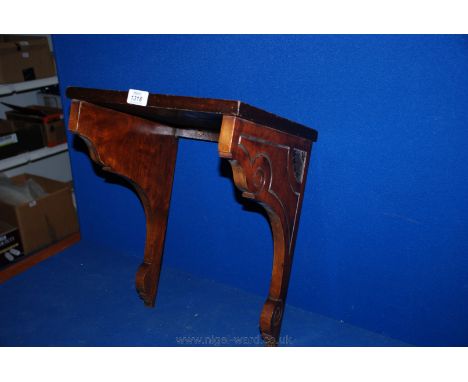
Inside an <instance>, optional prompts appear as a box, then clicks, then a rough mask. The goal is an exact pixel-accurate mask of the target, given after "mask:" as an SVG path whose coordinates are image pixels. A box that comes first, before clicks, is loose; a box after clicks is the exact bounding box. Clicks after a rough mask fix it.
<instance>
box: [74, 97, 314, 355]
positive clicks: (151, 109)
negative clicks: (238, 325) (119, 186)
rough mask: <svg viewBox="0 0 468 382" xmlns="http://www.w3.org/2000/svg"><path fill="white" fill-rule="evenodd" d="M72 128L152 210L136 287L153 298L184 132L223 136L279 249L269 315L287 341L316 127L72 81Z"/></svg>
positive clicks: (273, 335)
mask: <svg viewBox="0 0 468 382" xmlns="http://www.w3.org/2000/svg"><path fill="white" fill-rule="evenodd" d="M67 95H68V96H69V97H71V98H74V100H73V102H72V106H71V110H70V119H69V129H70V130H71V131H72V132H74V133H76V134H78V135H79V136H81V137H82V138H83V139H84V140H85V141H86V142H87V144H88V147H89V150H90V155H91V158H92V159H93V160H94V161H95V162H97V163H99V164H100V165H102V166H103V167H104V169H105V170H107V171H111V172H113V173H116V174H119V175H120V176H122V177H124V178H126V179H127V180H128V181H129V182H130V183H131V184H132V185H133V186H134V188H135V189H136V190H137V192H138V195H139V196H140V199H141V201H142V203H143V206H144V209H145V214H146V227H147V228H146V229H147V232H146V246H145V255H144V261H143V264H142V265H141V266H140V268H139V270H138V271H137V276H136V287H137V290H138V293H139V294H140V296H141V297H142V298H143V300H144V302H145V304H147V305H149V306H154V302H155V296H156V291H157V285H158V281H159V274H160V269H161V261H162V255H163V247H164V237H165V233H166V227H167V216H168V211H169V203H170V196H171V190H172V182H173V177H174V168H175V161H176V154H177V143H178V138H179V137H186V138H192V139H201V140H208V141H217V142H218V152H219V156H220V157H221V158H225V159H227V160H229V162H230V163H231V167H232V170H233V177H234V183H235V185H236V186H237V187H238V188H239V189H240V190H241V191H242V195H243V196H244V197H245V198H248V199H252V200H254V201H256V202H258V203H259V204H260V205H261V206H262V207H263V208H264V209H265V210H266V212H267V215H268V217H269V221H270V225H271V228H272V233H273V242H274V253H273V268H272V276H271V282H270V289H269V294H268V297H267V299H266V302H265V304H264V306H263V309H262V312H261V316H260V332H261V334H262V337H263V339H264V340H265V343H266V344H267V345H270V346H276V345H278V343H279V335H280V331H281V323H282V320H283V317H284V307H285V302H286V296H287V291H288V284H289V278H290V273H291V266H292V259H293V254H294V246H295V241H296V235H297V230H298V226H299V218H300V214H301V206H302V200H303V195H304V188H305V184H306V178H307V170H308V166H309V160H310V154H311V147H312V143H313V142H314V141H315V140H316V139H317V132H316V131H315V130H313V129H309V128H307V127H305V126H303V125H300V124H297V123H295V122H292V121H289V120H287V119H285V118H282V117H278V116H275V115H273V114H271V113H268V112H266V111H263V110H261V109H257V108H254V107H252V106H250V105H247V104H244V103H242V102H239V101H226V100H215V99H208V98H193V97H179V96H168V95H161V94H150V96H149V99H148V106H135V105H129V104H127V103H126V98H127V92H119V91H111V90H98V89H85V88H69V89H68V91H67Z"/></svg>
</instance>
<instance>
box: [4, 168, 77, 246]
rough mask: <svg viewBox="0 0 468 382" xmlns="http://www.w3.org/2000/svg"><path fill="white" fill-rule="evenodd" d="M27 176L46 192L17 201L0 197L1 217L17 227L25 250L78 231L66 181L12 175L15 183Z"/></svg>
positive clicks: (70, 194)
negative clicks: (3, 199) (7, 200)
mask: <svg viewBox="0 0 468 382" xmlns="http://www.w3.org/2000/svg"><path fill="white" fill-rule="evenodd" d="M28 178H32V179H34V180H35V181H36V182H38V183H39V184H40V185H41V186H42V187H43V188H44V190H45V191H46V192H47V195H45V196H42V197H40V198H38V199H37V200H35V201H33V202H30V203H24V204H20V205H11V204H8V203H5V202H3V201H0V220H4V221H6V222H7V223H9V224H11V225H15V226H17V227H18V228H19V231H20V236H21V243H22V246H23V250H24V253H25V254H29V253H31V252H34V251H36V250H38V249H41V248H43V247H45V246H47V245H49V244H51V243H53V242H55V241H58V240H60V239H63V238H65V237H67V236H69V235H71V234H73V233H76V232H78V230H79V227H78V218H77V215H76V210H75V207H74V206H73V201H72V188H71V186H70V184H69V183H63V182H59V181H56V180H52V179H48V178H44V177H41V176H36V175H30V174H23V175H18V176H15V177H13V178H12V180H13V181H14V182H15V183H16V184H22V183H24V182H26V180H27V179H28Z"/></svg>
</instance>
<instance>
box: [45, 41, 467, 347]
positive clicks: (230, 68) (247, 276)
mask: <svg viewBox="0 0 468 382" xmlns="http://www.w3.org/2000/svg"><path fill="white" fill-rule="evenodd" d="M54 47H55V51H56V58H57V64H58V72H59V79H60V84H61V87H62V92H64V89H65V88H66V87H67V86H70V85H74V86H85V87H97V88H108V89H128V88H136V89H143V90H149V91H151V92H156V93H168V94H178V95H191V96H200V97H219V98H227V99H241V100H243V101H245V102H248V103H250V104H253V105H255V106H258V107H261V108H265V109H267V110H269V111H272V112H274V113H276V114H279V115H283V116H286V117H288V118H290V119H293V120H296V121H298V122H301V123H304V124H306V125H310V126H312V127H314V128H316V129H317V130H318V131H319V141H318V143H317V144H316V145H315V147H314V150H313V155H312V161H311V164H310V169H309V174H308V179H309V183H308V185H307V189H306V194H305V199H304V205H303V213H302V220H301V226H300V229H299V233H298V239H297V245H296V255H295V264H294V269H293V275H292V281H291V285H290V293H289V297H288V302H289V303H291V304H295V305H297V306H300V307H302V308H304V309H308V310H311V311H314V312H318V313H321V314H324V315H327V316H331V317H335V318H337V319H341V320H344V321H346V322H350V323H352V324H355V325H358V326H361V327H364V328H367V329H370V330H374V331H377V332H380V333H383V334H386V335H389V336H392V337H395V338H398V339H402V340H404V341H407V342H409V343H413V344H418V345H468V305H467V304H466V301H468V235H467V234H468V201H467V195H468V177H467V174H468V150H467V149H466V141H467V139H468V107H467V105H468V69H467V68H468V39H467V38H466V37H464V36H54ZM68 106H69V103H68V102H67V103H66V104H65V110H68ZM75 147H76V148H77V149H76V150H72V151H71V157H72V167H73V177H74V180H75V188H76V196H77V202H78V207H79V215H80V222H81V229H82V234H83V237H84V239H85V240H90V241H94V242H97V243H99V244H100V245H104V246H108V247H111V248H113V249H114V250H115V251H116V253H123V252H125V253H129V254H131V255H135V256H140V257H141V253H142V251H143V246H144V216H143V211H142V209H141V206H140V204H139V202H138V200H137V198H136V197H135V195H134V193H133V192H132V191H131V190H129V189H128V188H125V187H121V186H117V185H114V184H109V183H106V182H105V181H104V180H103V178H101V177H99V176H97V173H96V172H95V170H94V169H93V167H92V165H91V162H90V160H89V158H88V156H87V155H86V154H85V153H84V152H83V151H82V150H81V149H80V145H79V144H77V143H75ZM265 243H266V244H265ZM271 251H272V247H271V243H270V232H269V228H268V225H267V222H266V220H265V219H264V218H263V217H262V216H261V215H259V214H255V213H247V212H245V211H243V210H242V206H241V205H240V204H238V203H236V202H235V200H234V197H233V187H232V182H231V180H230V179H229V178H227V177H225V176H221V174H220V160H219V159H218V157H217V150H216V145H215V144H212V143H206V142H196V141H187V140H181V142H180V149H179V157H178V162H177V169H176V175H175V183H174V191H173V200H172V209H171V213H170V220H169V228H168V234H167V240H166V255H165V259H164V265H171V266H176V267H179V268H183V269H186V270H188V271H191V272H194V273H196V274H198V275H202V276H205V277H209V278H213V279H217V280H219V281H222V282H225V283H229V284H232V285H235V286H238V287H240V288H244V289H247V290H250V291H254V292H256V293H261V294H264V295H265V296H266V291H267V285H268V280H269V269H270V265H271ZM161 292H162V293H164V291H161ZM285 319H287V316H286V318H285Z"/></svg>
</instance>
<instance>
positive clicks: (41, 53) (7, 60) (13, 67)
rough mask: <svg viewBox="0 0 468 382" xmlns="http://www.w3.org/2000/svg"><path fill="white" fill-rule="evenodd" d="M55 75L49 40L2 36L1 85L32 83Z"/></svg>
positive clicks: (21, 36) (0, 54)
mask: <svg viewBox="0 0 468 382" xmlns="http://www.w3.org/2000/svg"><path fill="white" fill-rule="evenodd" d="M55 75H56V70H55V64H54V59H53V55H52V52H51V51H50V48H49V42H48V40H47V38H45V37H38V36H23V35H2V38H1V39H0V84H5V83H15V82H23V81H31V80H36V79H39V78H46V77H52V76H55Z"/></svg>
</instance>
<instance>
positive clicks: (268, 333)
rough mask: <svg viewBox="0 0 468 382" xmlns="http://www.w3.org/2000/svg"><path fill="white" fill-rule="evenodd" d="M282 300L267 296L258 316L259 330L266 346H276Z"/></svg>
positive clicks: (281, 317) (281, 313) (282, 311)
mask: <svg viewBox="0 0 468 382" xmlns="http://www.w3.org/2000/svg"><path fill="white" fill-rule="evenodd" d="M283 313H284V302H283V301H281V300H273V299H271V298H268V299H267V300H266V302H265V304H264V305H263V310H262V314H261V316H260V332H261V334H262V338H263V340H264V341H265V345H266V346H278V341H279V334H280V330H281V321H282V320H283Z"/></svg>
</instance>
